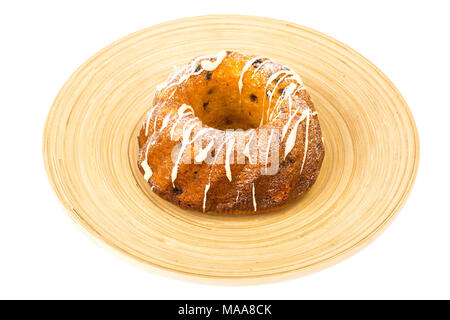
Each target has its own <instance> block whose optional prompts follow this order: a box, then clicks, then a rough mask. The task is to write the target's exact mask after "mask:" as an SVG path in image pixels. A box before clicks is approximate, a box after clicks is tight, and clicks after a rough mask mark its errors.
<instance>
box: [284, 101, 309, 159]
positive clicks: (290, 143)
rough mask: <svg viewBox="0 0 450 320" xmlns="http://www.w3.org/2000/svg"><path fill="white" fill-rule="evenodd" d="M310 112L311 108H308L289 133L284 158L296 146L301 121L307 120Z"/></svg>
mask: <svg viewBox="0 0 450 320" xmlns="http://www.w3.org/2000/svg"><path fill="white" fill-rule="evenodd" d="M308 114H309V109H306V115H305V113H302V115H301V116H300V118H299V119H298V120H297V122H296V123H295V124H294V127H293V128H292V130H291V132H290V133H289V136H288V138H287V140H286V145H285V148H284V159H286V156H287V155H288V154H289V152H291V150H292V148H294V145H295V140H297V129H298V125H299V124H300V122H302V121H303V120H305V118H306V117H307V115H308Z"/></svg>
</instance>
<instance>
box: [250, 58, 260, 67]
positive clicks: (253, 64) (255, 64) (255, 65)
mask: <svg viewBox="0 0 450 320" xmlns="http://www.w3.org/2000/svg"><path fill="white" fill-rule="evenodd" d="M261 63H262V60H261V59H257V60H255V61H254V62H253V63H252V66H253V67H254V68H258V67H259V66H260V65H261Z"/></svg>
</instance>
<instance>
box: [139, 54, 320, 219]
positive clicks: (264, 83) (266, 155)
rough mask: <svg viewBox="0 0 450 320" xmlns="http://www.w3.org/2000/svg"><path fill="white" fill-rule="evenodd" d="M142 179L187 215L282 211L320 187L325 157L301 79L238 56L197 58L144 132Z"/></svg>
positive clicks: (164, 87)
mask: <svg viewBox="0 0 450 320" xmlns="http://www.w3.org/2000/svg"><path fill="white" fill-rule="evenodd" d="M138 141H139V158H138V166H139V170H140V171H141V173H142V174H143V176H144V179H145V180H146V181H147V182H148V184H149V185H150V186H151V189H152V190H153V191H154V192H155V193H156V194H158V195H159V196H161V197H162V198H164V199H166V200H168V201H170V202H173V203H175V204H177V205H178V206H180V207H182V208H186V209H192V210H197V211H202V212H216V213H233V214H243V213H254V212H264V211H269V210H274V209H277V208H280V207H282V206H283V205H286V204H287V203H289V202H290V201H292V200H294V199H296V198H298V197H299V196H300V195H301V194H303V193H304V192H305V191H306V190H308V189H309V188H310V187H311V186H312V185H313V183H314V182H315V180H316V178H317V175H318V173H319V169H320V166H321V164H322V160H323V156H324V147H323V143H322V135H321V130H320V125H319V121H318V118H317V112H316V111H315V110H314V106H313V103H312V101H311V98H310V96H309V94H308V93H307V91H306V89H305V87H304V86H303V83H302V81H301V79H300V77H299V76H298V75H297V74H296V73H295V72H294V71H293V70H292V69H290V68H288V67H286V66H283V65H280V64H277V63H275V62H273V61H272V60H270V59H269V58H267V57H263V56H248V55H244V54H241V53H238V52H235V51H221V52H219V53H218V54H216V55H206V56H199V57H197V58H194V59H193V60H192V61H191V62H190V63H188V64H187V65H185V66H182V67H180V68H178V69H176V70H175V71H174V72H173V73H172V74H171V75H170V76H169V78H168V80H167V81H166V82H164V83H163V84H161V85H160V86H158V88H157V90H156V93H155V97H154V100H153V106H152V107H151V109H150V111H149V112H148V114H147V115H146V117H145V120H144V122H143V126H142V128H141V130H140V132H139V136H138Z"/></svg>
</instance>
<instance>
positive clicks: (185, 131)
mask: <svg viewBox="0 0 450 320" xmlns="http://www.w3.org/2000/svg"><path fill="white" fill-rule="evenodd" d="M192 120H193V119H192ZM188 123H189V122H186V124H185V126H186V125H187V124H188ZM196 125H197V123H194V124H192V125H190V126H189V127H188V128H187V129H185V126H184V127H183V135H182V140H181V148H180V151H179V153H178V157H177V160H176V161H175V165H174V166H173V168H172V185H173V187H174V188H175V180H176V178H177V175H178V166H179V165H180V160H181V157H182V156H183V153H184V150H185V149H186V147H187V146H188V145H189V144H190V142H189V138H190V136H191V133H192V129H194V128H195V126H196Z"/></svg>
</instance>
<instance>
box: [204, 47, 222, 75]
mask: <svg viewBox="0 0 450 320" xmlns="http://www.w3.org/2000/svg"><path fill="white" fill-rule="evenodd" d="M226 56H227V51H226V50H222V51H220V52H219V53H218V54H217V56H216V60H215V61H214V62H211V61H210V60H203V61H202V63H201V66H202V68H203V69H204V70H206V71H214V70H216V68H217V67H218V66H219V65H220V64H221V63H222V61H223V59H225V57H226Z"/></svg>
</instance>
